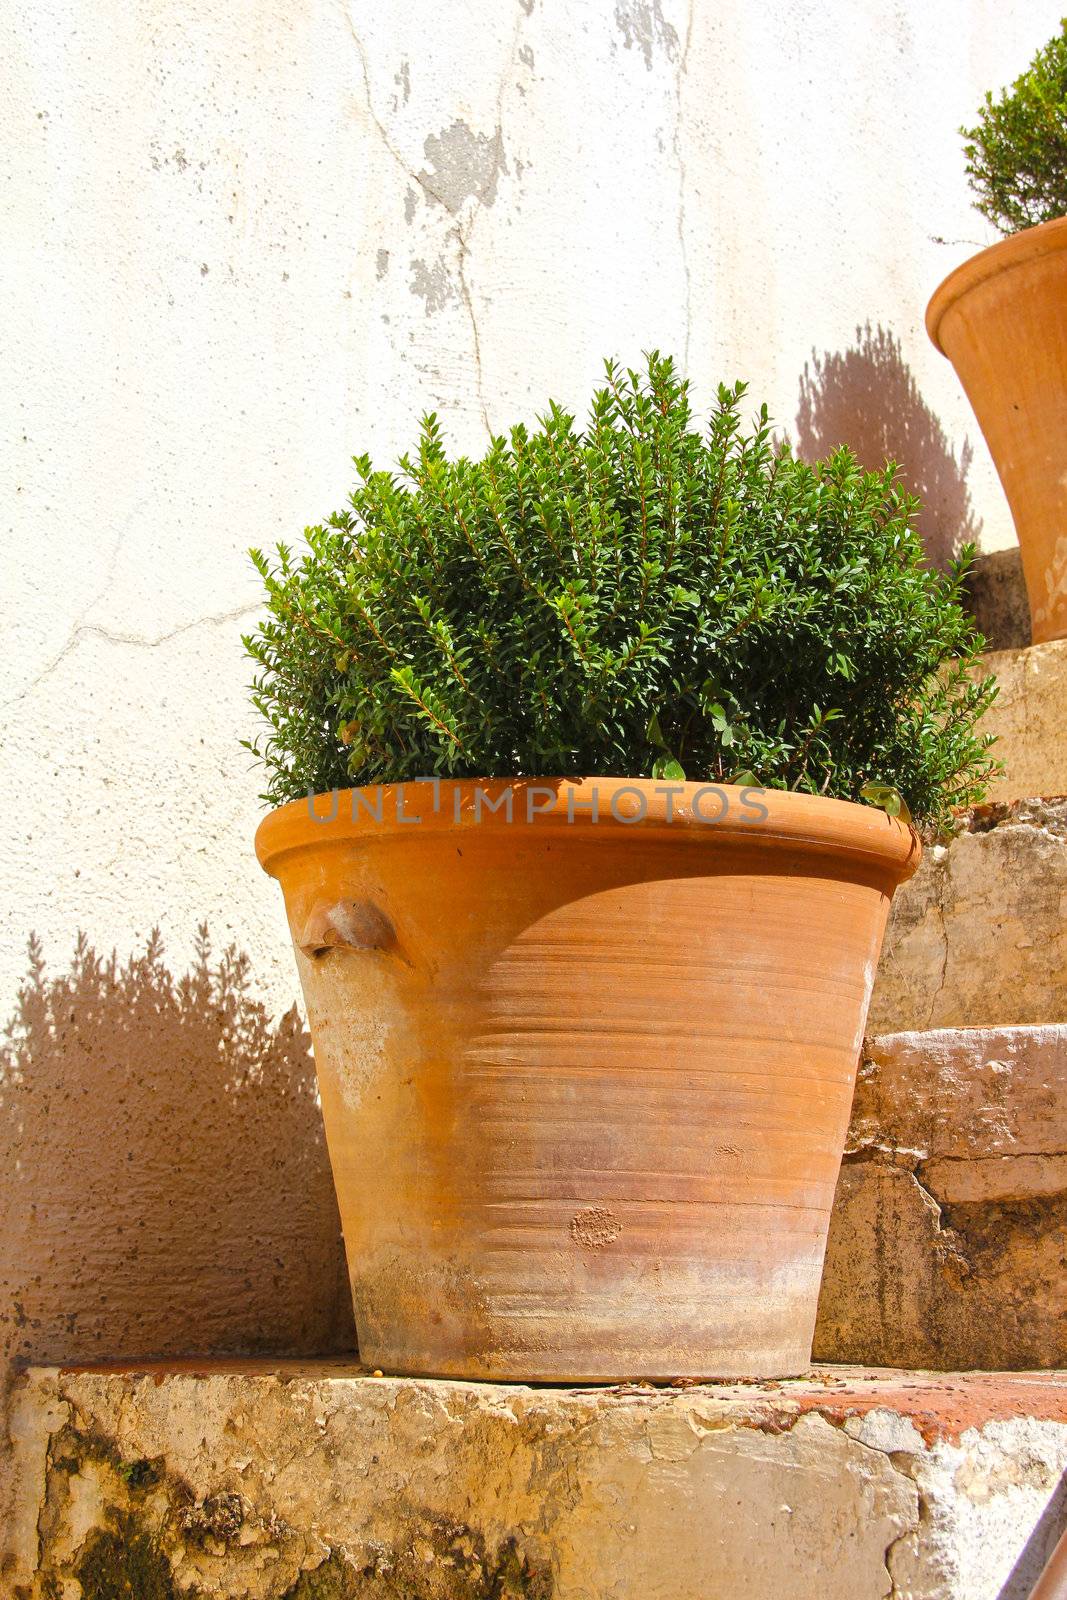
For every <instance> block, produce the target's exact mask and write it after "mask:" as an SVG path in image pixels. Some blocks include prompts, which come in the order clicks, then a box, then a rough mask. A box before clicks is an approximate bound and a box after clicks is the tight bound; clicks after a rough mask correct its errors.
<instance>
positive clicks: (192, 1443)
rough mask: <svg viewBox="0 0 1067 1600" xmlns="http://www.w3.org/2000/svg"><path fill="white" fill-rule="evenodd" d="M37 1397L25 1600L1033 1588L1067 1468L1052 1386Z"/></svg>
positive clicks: (208, 1373)
mask: <svg viewBox="0 0 1067 1600" xmlns="http://www.w3.org/2000/svg"><path fill="white" fill-rule="evenodd" d="M17 1399H18V1404H17V1411H16V1416H15V1433H16V1437H17V1441H18V1448H19V1452H20V1463H21V1467H22V1475H21V1500H20V1504H19V1508H18V1515H17V1517H16V1519H15V1521H14V1523H13V1541H12V1549H11V1552H10V1562H9V1567H8V1583H9V1585H10V1587H9V1589H8V1590H6V1591H5V1592H9V1593H12V1594H13V1595H17V1596H25V1597H26V1600H31V1597H32V1600H44V1597H45V1596H55V1595H63V1596H71V1597H73V1596H75V1595H78V1596H79V1597H80V1600H112V1597H114V1596H116V1595H122V1594H132V1593H136V1594H138V1595H140V1596H144V1597H149V1596H150V1597H152V1600H171V1597H175V1600H176V1597H177V1596H178V1595H179V1594H197V1595H205V1596H206V1595H211V1596H212V1597H213V1600H237V1597H241V1600H481V1597H485V1600H489V1597H493V1600H520V1597H525V1600H650V1597H655V1596H662V1597H664V1600H666V1597H670V1600H710V1597H712V1596H723V1597H725V1596H735V1595H736V1596H741V1595H743V1596H745V1600H784V1597H789V1600H793V1597H796V1600H801V1597H807V1596H810V1595H814V1594H816V1593H817V1594H818V1595H819V1596H820V1597H821V1600H874V1597H876V1596H887V1595H892V1596H898V1597H900V1600H904V1597H905V1596H907V1597H909V1600H934V1597H937V1600H956V1597H958V1600H964V1597H966V1600H994V1597H997V1600H1023V1597H1024V1596H1026V1595H1028V1594H1029V1591H1030V1587H1031V1586H1032V1584H1033V1582H1034V1579H1035V1577H1036V1575H1037V1573H1038V1572H1039V1571H1040V1569H1041V1566H1042V1565H1043V1563H1044V1561H1045V1559H1046V1558H1047V1555H1048V1553H1049V1550H1050V1549H1051V1547H1052V1544H1053V1543H1054V1542H1055V1538H1056V1536H1057V1533H1058V1531H1059V1527H1058V1525H1059V1522H1060V1520H1061V1518H1062V1506H1061V1504H1060V1502H1059V1500H1057V1499H1056V1496H1057V1495H1058V1494H1061V1493H1062V1491H1058V1490H1057V1485H1058V1484H1059V1483H1060V1481H1061V1478H1062V1475H1063V1473H1064V1470H1065V1468H1067V1380H1064V1379H1062V1378H1061V1379H1056V1378H1054V1377H1051V1376H1045V1377H1041V1378H1038V1377H1032V1378H1027V1379H1019V1378H1012V1377H1010V1376H1008V1377H1005V1376H1003V1375H1000V1376H998V1375H985V1374H983V1375H973V1374H972V1375H968V1376H964V1377H959V1376H955V1377H951V1378H940V1379H937V1380H931V1379H930V1378H929V1377H923V1376H921V1375H914V1374H901V1373H882V1374H874V1375H872V1374H869V1373H857V1372H855V1371H848V1370H847V1369H836V1370H834V1369H823V1370H821V1371H816V1372H813V1373H812V1374H811V1376H810V1377H809V1378H807V1379H805V1380H798V1381H794V1382H789V1383H782V1384H773V1383H763V1384H752V1385H744V1384H731V1385H729V1386H713V1385H701V1386H697V1387H690V1388H686V1389H682V1390H663V1389H660V1390H656V1389H652V1388H636V1387H630V1388H611V1389H599V1390H598V1389H585V1390H575V1389H530V1388H524V1387H521V1386H514V1387H507V1386H494V1385H486V1384H472V1383H456V1382H449V1381H437V1382H435V1381H431V1380H412V1379H402V1378H385V1379H379V1380H375V1379H373V1378H370V1377H367V1376H361V1375H357V1374H356V1373H355V1372H354V1371H352V1370H351V1369H348V1370H346V1369H345V1368H343V1367H332V1368H331V1367H326V1368H319V1369H311V1368H309V1367H307V1366H302V1367H296V1366H290V1367H284V1368H280V1369H278V1370H270V1369H265V1368H262V1367H261V1368H259V1369H255V1368H244V1369H241V1368H236V1367H230V1368H225V1367H218V1366H216V1367H213V1368H205V1369H203V1370H202V1371H200V1372H195V1371H192V1370H186V1371H179V1370H175V1369H174V1368H173V1367H171V1368H159V1369H156V1370H148V1371H146V1372H141V1373H137V1372H132V1371H129V1370H127V1371H112V1372H107V1371H95V1372H94V1371H82V1372H77V1371H57V1370H56V1369H46V1370H38V1371H36V1372H33V1373H31V1374H30V1375H29V1376H28V1378H27V1379H26V1380H25V1381H24V1383H23V1385H22V1387H21V1389H20V1392H19V1395H18V1397H17Z"/></svg>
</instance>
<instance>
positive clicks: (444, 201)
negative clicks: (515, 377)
mask: <svg viewBox="0 0 1067 1600" xmlns="http://www.w3.org/2000/svg"><path fill="white" fill-rule="evenodd" d="M342 9H343V11H344V16H345V21H346V23H347V25H348V30H349V33H350V34H351V36H352V40H353V43H354V44H355V47H356V51H357V54H358V56H359V62H360V70H361V75H362V78H363V90H364V98H365V100H366V106H367V112H368V115H369V116H370V119H371V122H372V123H373V125H374V127H375V129H376V131H377V133H378V136H379V138H380V140H381V143H382V146H383V148H384V149H385V150H386V152H387V153H388V154H389V156H390V157H391V158H392V159H393V161H394V162H395V163H396V165H397V166H398V167H399V169H400V171H401V172H402V173H403V174H404V176H405V178H407V179H410V181H411V182H412V183H414V184H417V185H418V188H419V189H420V190H421V191H422V193H423V195H424V196H425V197H426V198H427V199H428V200H432V201H434V202H436V204H438V205H440V206H443V207H444V209H445V210H446V211H447V212H449V213H450V214H451V215H453V216H454V215H455V214H456V212H457V211H458V210H460V209H461V206H462V205H463V204H464V203H466V202H467V201H468V200H471V199H473V200H474V201H475V202H476V204H475V205H474V206H473V207H472V210H471V213H470V216H469V217H468V220H467V222H466V223H465V224H464V223H462V222H457V223H456V224H455V226H454V227H452V228H449V229H448V231H447V233H446V234H445V238H446V240H449V241H451V242H452V243H453V244H454V245H455V250H456V264H455V272H456V278H457V281H458V287H459V296H460V300H461V302H462V304H463V307H464V310H465V311H466V313H467V320H468V321H469V323H470V330H471V353H472V356H473V360H474V372H475V387H476V391H477V395H478V403H479V405H480V407H481V413H482V421H483V423H484V425H485V430H486V433H487V434H488V436H489V438H490V439H491V438H492V436H493V430H492V426H491V424H490V421H489V410H488V405H487V402H486V395H485V371H484V366H483V359H482V337H481V329H480V328H479V325H478V316H477V312H476V310H475V305H474V297H473V294H472V292H471V286H470V280H469V277H468V273H467V265H468V261H469V259H470V239H471V234H472V232H473V230H474V226H475V223H476V221H477V218H478V214H479V211H480V209H481V207H482V205H483V204H486V203H491V201H490V200H489V199H488V194H487V192H482V190H479V191H478V193H476V194H474V193H472V194H470V195H467V196H464V197H457V194H456V193H455V192H450V191H449V190H446V189H445V188H444V187H443V186H442V184H441V183H440V182H437V183H435V182H434V179H433V174H432V173H430V172H428V171H427V170H426V169H425V168H424V169H422V170H421V171H416V170H415V168H414V167H413V166H412V165H411V163H410V162H409V161H408V160H407V159H406V157H405V156H404V154H403V152H402V151H401V150H400V149H399V148H398V147H397V145H396V144H395V143H394V142H393V140H392V138H391V137H390V134H389V131H388V129H387V128H386V126H385V124H384V122H383V121H382V119H381V117H380V116H379V115H378V112H377V111H376V110H375V106H374V95H373V91H372V88H371V80H370V65H369V61H368V56H367V50H366V47H365V45H364V43H363V40H362V39H361V37H360V35H359V31H358V29H357V28H356V24H355V20H354V18H353V16H352V13H351V10H350V9H349V7H348V5H343V6H342ZM524 14H525V15H529V13H528V12H526V11H525V8H523V12H522V13H520V15H519V16H518V17H517V18H516V21H515V25H514V28H513V30H512V39H511V49H510V52H509V55H508V59H507V61H506V62H505V64H504V67H503V69H502V72H501V77H500V84H499V87H498V90H497V126H496V137H495V150H496V155H495V165H494V168H493V178H492V185H493V188H494V190H495V182H496V179H495V172H496V170H497V168H498V167H500V166H502V165H503V147H502V143H501V126H502V108H503V101H504V94H505V90H506V85H507V82H508V79H509V75H510V73H511V71H512V70H513V68H514V64H515V60H516V59H517V50H518V41H519V38H520V36H521V29H522V20H523V15H524ZM460 126H464V125H463V124H460ZM433 137H434V136H432V135H431V136H430V137H429V138H428V139H427V145H429V143H430V139H431V138H433ZM426 153H427V157H428V158H429V159H433V153H432V151H431V150H429V149H427V152H426ZM483 189H484V185H483ZM405 214H407V205H406V203H405ZM409 220H410V218H409Z"/></svg>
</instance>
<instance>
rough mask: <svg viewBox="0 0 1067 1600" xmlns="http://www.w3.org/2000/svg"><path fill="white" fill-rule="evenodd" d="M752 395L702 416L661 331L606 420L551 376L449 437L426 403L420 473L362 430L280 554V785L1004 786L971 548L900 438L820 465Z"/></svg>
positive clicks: (932, 807) (260, 683) (276, 601)
mask: <svg viewBox="0 0 1067 1600" xmlns="http://www.w3.org/2000/svg"><path fill="white" fill-rule="evenodd" d="M743 395H744V386H743V385H741V384H738V385H737V386H736V387H735V388H732V389H726V388H720V390H719V393H718V402H717V404H716V406H715V407H714V409H713V411H712V414H711V418H710V422H709V423H708V425H707V427H706V429H705V430H704V431H703V432H698V431H697V430H696V429H695V428H694V426H693V419H692V413H691V409H690V403H689V393H688V384H687V383H683V382H680V381H679V379H678V378H677V377H676V375H675V370H674V366H673V363H672V362H671V361H670V360H669V359H665V358H661V357H660V356H659V355H658V354H653V355H652V356H651V357H650V358H649V360H648V364H647V369H646V371H645V372H643V373H641V374H639V373H636V372H632V371H620V370H619V369H618V368H617V367H616V366H615V365H614V364H613V363H611V362H609V363H608V364H607V384H606V386H605V387H604V388H603V389H602V390H600V392H599V393H598V394H597V395H596V396H595V398H594V400H593V404H592V409H591V413H590V417H589V422H588V424H587V426H586V427H585V428H584V429H581V430H579V429H576V427H575V423H574V419H573V418H572V417H571V416H569V415H568V414H567V413H566V412H565V411H563V410H561V409H560V407H559V406H557V405H555V404H553V405H551V406H550V407H549V410H548V412H547V414H546V415H545V416H544V418H542V419H541V424H540V428H539V430H538V431H537V432H528V431H527V429H526V428H525V427H523V426H521V425H520V426H518V427H515V428H513V429H512V430H511V432H510V434H509V435H508V437H507V438H504V437H499V438H495V439H494V440H493V442H492V446H491V448H490V449H489V451H488V453H487V454H486V456H485V457H484V458H483V459H482V460H480V461H471V460H467V459H465V458H460V459H459V460H456V461H450V460H449V459H448V457H447V456H446V454H445V450H444V446H443V444H442V441H441V433H440V430H439V428H438V425H437V421H436V419H435V418H434V417H433V416H428V417H426V418H425V419H424V421H423V424H422V433H421V438H420V440H419V447H418V451H417V453H416V455H415V456H414V457H413V458H404V459H403V460H402V461H401V463H400V466H401V469H402V473H403V477H402V478H398V477H396V476H394V475H393V474H391V473H388V472H376V471H373V470H372V468H371V465H370V461H369V460H368V458H367V457H366V456H363V457H359V458H357V459H356V466H357V469H358V473H359V486H358V487H357V489H356V490H355V492H354V493H353V495H352V496H351V501H350V506H349V508H348V509H346V510H344V511H342V512H339V513H337V514H336V515H334V516H332V517H331V518H330V519H329V521H328V523H327V524H326V526H324V527H317V528H311V529H309V530H307V533H306V539H307V546H308V548H307V551H306V553H305V554H304V555H303V556H302V557H301V558H300V559H299V560H298V559H296V558H295V557H294V556H293V554H292V553H291V552H290V551H289V550H288V549H287V548H285V547H284V546H282V547H279V549H278V552H277V557H276V559H275V560H274V561H273V562H272V561H269V560H268V559H267V558H266V557H265V556H264V555H263V554H262V553H260V552H258V551H254V552H253V559H254V560H255V563H256V565H257V567H258V569H259V572H260V574H261V575H262V578H263V581H264V584H265V586H266V592H267V604H268V608H269V615H268V616H267V618H266V620H265V621H264V622H263V623H262V625H261V626H260V628H259V629H258V631H257V632H256V633H254V634H253V635H252V636H251V637H249V638H248V639H246V641H245V644H246V647H247V649H248V652H249V654H250V655H251V656H252V657H253V658H254V660H255V661H256V662H257V664H258V667H259V669H260V670H259V672H258V674H257V676H256V679H255V682H254V685H253V700H254V703H255V705H256V707H257V708H258V709H259V711H260V712H261V713H262V715H263V716H264V717H265V718H266V721H267V724H268V727H267V729H266V731H265V733H264V735H263V737H262V738H261V739H260V740H258V741H256V742H254V743H253V744H252V745H250V746H249V748H251V749H253V750H254V752H255V753H256V754H257V755H258V756H260V757H261V759H262V760H263V761H264V762H265V764H266V767H267V771H268V773H269V786H268V789H267V793H266V795H265V796H264V798H265V799H267V800H270V801H272V802H275V803H279V802H281V801H285V800H290V799H294V798H296V797H298V796H302V795H305V794H307V793H308V792H311V791H316V792H317V791H322V790H326V789H330V788H333V787H337V786H345V785H352V786H356V785H362V784H371V783H380V782H390V781H399V780H403V779H408V778H413V777H419V776H428V775H431V774H451V775H453V776H478V777H510V776H543V775H553V776H559V777H573V776H578V775H592V776H600V775H627V776H662V777H668V778H677V777H680V776H683V775H684V776H687V777H689V778H694V779H701V780H707V781H719V782H722V781H728V780H729V779H730V778H731V777H734V776H736V775H738V774H740V775H742V777H743V778H744V777H745V775H748V774H751V775H752V778H753V780H754V781H756V782H758V783H760V784H762V785H764V786H766V787H769V788H791V789H802V790H807V791H809V792H811V793H818V794H825V795H837V796H841V797H842V798H845V799H852V800H855V799H858V798H860V797H861V795H863V794H864V792H865V791H866V795H867V797H868V798H874V799H876V800H883V801H886V803H888V805H889V808H890V809H891V810H892V809H894V807H895V800H894V792H898V793H899V795H901V796H903V800H904V802H905V803H906V805H907V806H908V807H910V809H911V811H912V813H913V814H914V815H915V817H916V818H917V819H924V818H926V819H935V820H937V819H940V818H942V817H943V816H944V815H945V814H946V812H947V809H948V808H949V807H950V806H951V805H953V804H958V803H965V802H968V801H970V800H973V799H975V798H979V797H980V795H981V792H982V782H983V779H984V778H985V777H986V776H988V774H989V772H990V771H991V770H992V768H993V766H994V763H992V762H991V761H990V759H989V757H988V755H987V749H988V745H989V742H990V741H989V739H988V738H987V737H985V736H979V735H978V734H976V732H975V723H976V720H977V718H978V717H979V716H980V714H981V712H982V711H983V710H984V709H985V707H986V706H987V705H988V704H989V702H990V700H991V699H992V697H993V694H994V693H995V689H994V687H993V682H992V680H991V679H988V678H987V679H984V680H982V679H976V678H975V677H973V676H972V674H971V672H970V670H969V669H971V668H972V666H973V663H974V658H975V655H976V653H977V650H978V648H979V647H980V645H981V642H982V641H981V639H980V637H979V636H978V635H977V634H976V632H975V630H974V625H973V623H972V621H971V620H970V619H969V618H968V617H967V616H966V615H965V613H964V612H963V610H962V609H961V606H960V603H959V601H960V587H961V579H962V576H963V574H964V572H965V570H966V559H965V560H964V562H963V563H960V564H958V566H957V568H956V569H954V571H953V572H952V573H951V574H949V575H947V576H944V575H941V574H939V573H936V572H933V571H931V570H929V568H928V567H927V566H926V565H925V564H924V561H923V552H922V546H921V543H920V540H919V537H918V535H917V534H916V532H915V530H914V527H913V525H912V519H913V514H914V511H915V509H916V505H917V502H916V501H914V500H913V499H912V498H911V497H910V496H909V495H908V494H907V493H906V492H905V491H904V490H903V489H902V488H901V486H900V484H899V483H898V481H897V478H896V472H895V469H894V468H893V467H892V466H887V467H886V469H885V471H884V472H876V473H868V472H863V471H861V469H860V468H859V467H858V466H857V464H856V461H855V458H854V457H853V456H852V454H851V453H850V452H849V451H848V450H838V451H836V452H835V453H834V454H833V455H831V456H830V457H829V458H828V460H826V461H824V462H822V463H820V464H818V465H816V466H808V465H805V464H804V463H802V462H800V461H798V460H796V459H795V458H794V457H793V456H792V454H791V453H790V451H789V449H788V447H787V446H785V445H778V444H775V443H773V442H772V438H771V430H770V424H769V422H768V418H767V411H766V408H765V407H764V408H763V409H762V410H761V411H760V412H759V415H758V418H757V419H756V421H755V422H754V424H753V427H752V430H751V431H746V430H745V428H744V427H743V425H742V422H741V418H740V408H741V403H742V397H743ZM882 791H884V792H882Z"/></svg>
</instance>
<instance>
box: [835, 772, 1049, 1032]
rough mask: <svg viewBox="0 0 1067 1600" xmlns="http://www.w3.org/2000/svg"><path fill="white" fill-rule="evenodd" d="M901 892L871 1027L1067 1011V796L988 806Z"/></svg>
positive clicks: (993, 1021) (994, 1021) (980, 1022)
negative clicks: (1064, 798)
mask: <svg viewBox="0 0 1067 1600" xmlns="http://www.w3.org/2000/svg"><path fill="white" fill-rule="evenodd" d="M960 830H961V831H960V832H959V834H958V835H957V837H956V838H954V839H953V840H952V841H951V843H948V844H937V845H928V846H927V849H926V853H925V855H924V857H923V861H922V863H921V865H920V867H919V870H918V872H917V873H916V874H915V876H914V878H912V879H911V880H910V881H909V882H908V883H906V884H905V885H904V886H903V888H902V889H900V890H899V892H898V893H897V896H896V898H895V900H894V902H893V911H892V915H891V917H890V919H889V927H888V929H887V931H886V938H885V944H884V947H883V950H882V961H881V965H880V967H879V969H878V979H877V982H876V984H875V989H874V995H873V997H872V1000H871V1010H870V1015H869V1017H868V1023H867V1027H868V1032H869V1033H871V1034H878V1033H895V1032H901V1031H904V1030H908V1029H915V1028H944V1027H979V1026H986V1025H989V1026H999V1025H1001V1024H1004V1023H1019V1022H1058V1021H1061V1020H1067V800H1055V801H1041V800H1027V801H1016V802H1014V803H1012V804H997V805H990V806H983V807H980V808H978V809H977V810H975V811H972V812H970V813H968V814H967V816H966V817H964V818H962V819H961V822H960Z"/></svg>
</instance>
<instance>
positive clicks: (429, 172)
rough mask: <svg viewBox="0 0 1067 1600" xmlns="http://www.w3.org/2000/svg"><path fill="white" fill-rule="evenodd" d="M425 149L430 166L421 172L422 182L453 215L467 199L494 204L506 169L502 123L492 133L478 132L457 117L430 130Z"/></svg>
mask: <svg viewBox="0 0 1067 1600" xmlns="http://www.w3.org/2000/svg"><path fill="white" fill-rule="evenodd" d="M423 149H424V150H425V152H426V160H427V161H428V162H429V168H428V169H427V168H424V169H423V171H422V172H420V173H419V175H418V177H419V182H420V183H421V184H422V185H423V186H424V187H425V189H426V192H427V193H428V194H430V195H432V196H433V198H434V199H435V200H438V201H440V203H441V205H443V206H445V207H446V208H447V210H449V211H451V213H452V215H453V216H455V215H456V213H457V212H458V211H459V210H460V209H461V207H462V206H463V205H464V204H465V203H466V201H468V200H476V201H478V203H479V204H480V205H483V206H491V205H492V204H493V202H494V200H495V199H496V185H497V178H498V176H499V174H500V173H501V172H506V171H507V163H506V161H505V159H504V141H503V137H502V135H501V131H500V127H499V125H498V126H497V128H496V130H495V132H494V133H493V134H492V135H489V134H485V133H475V132H473V130H472V129H471V128H469V127H468V126H467V124H466V123H465V122H462V121H460V120H458V119H457V120H456V121H455V122H453V123H452V125H451V127H449V128H444V129H442V131H441V132H440V133H431V134H430V135H429V136H428V137H427V139H426V141H425V143H424V144H423Z"/></svg>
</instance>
